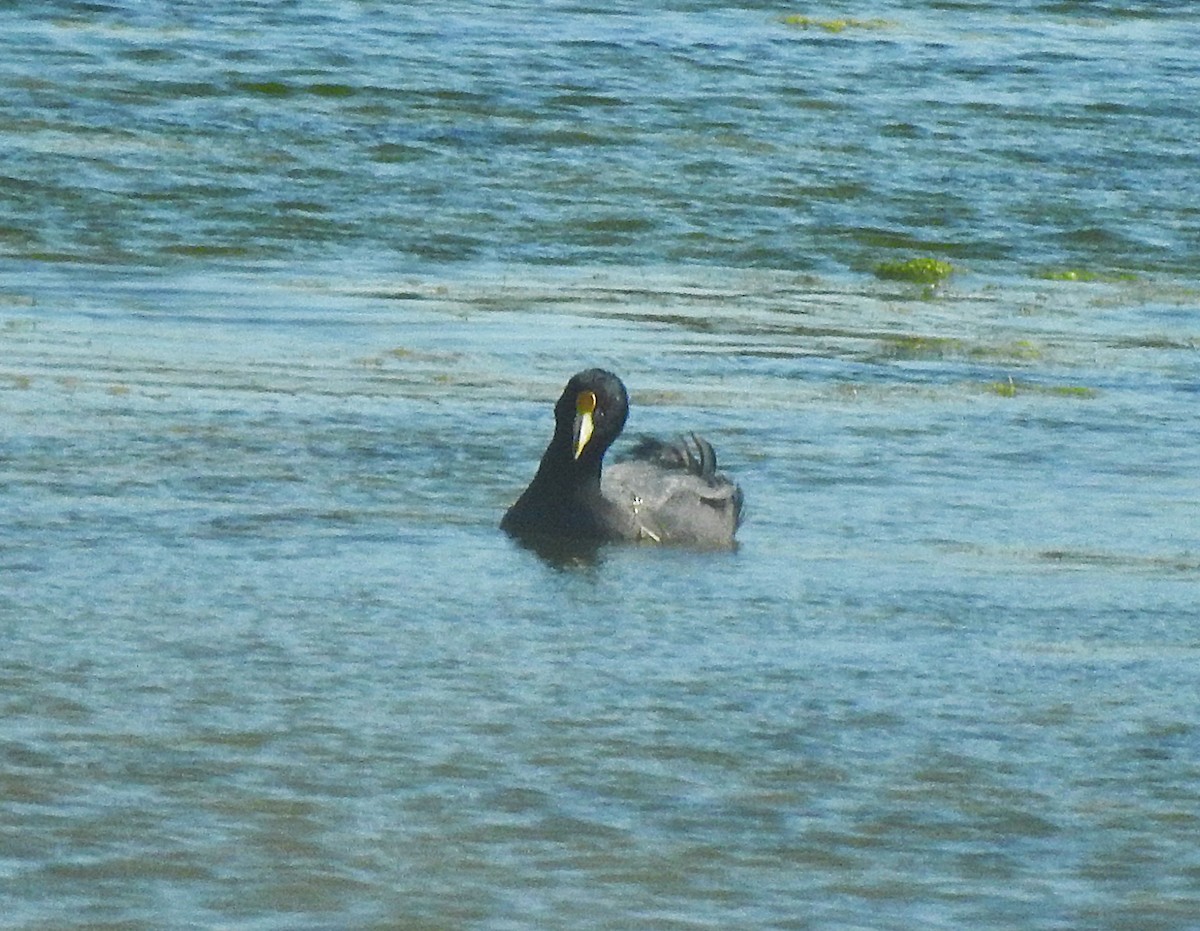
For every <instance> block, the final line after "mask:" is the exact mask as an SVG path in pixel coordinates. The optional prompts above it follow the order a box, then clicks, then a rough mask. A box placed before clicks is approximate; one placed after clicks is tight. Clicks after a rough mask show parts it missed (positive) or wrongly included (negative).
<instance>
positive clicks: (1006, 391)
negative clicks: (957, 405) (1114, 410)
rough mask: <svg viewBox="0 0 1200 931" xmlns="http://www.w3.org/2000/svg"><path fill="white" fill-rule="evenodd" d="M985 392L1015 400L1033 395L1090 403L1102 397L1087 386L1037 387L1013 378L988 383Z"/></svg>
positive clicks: (984, 388)
mask: <svg viewBox="0 0 1200 931" xmlns="http://www.w3.org/2000/svg"><path fill="white" fill-rule="evenodd" d="M983 390H984V391H986V392H988V393H989V394H996V395H999V396H1000V397H1002V398H1015V397H1016V396H1017V395H1019V394H1033V395H1042V396H1044V397H1055V398H1075V399H1078V400H1083V401H1090V400H1092V399H1093V398H1096V397H1099V395H1100V392H1099V391H1097V390H1096V389H1095V388H1090V387H1088V386H1087V385H1035V384H1031V383H1029V382H1021V381H1013V379H1012V378H1009V379H1008V380H1007V381H993V382H988V383H987V384H985V385H984V386H983Z"/></svg>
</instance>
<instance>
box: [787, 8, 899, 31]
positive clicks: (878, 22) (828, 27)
mask: <svg viewBox="0 0 1200 931" xmlns="http://www.w3.org/2000/svg"><path fill="white" fill-rule="evenodd" d="M783 22H784V23H785V24H787V25H788V26H796V27H798V28H800V29H821V30H823V31H825V32H828V33H839V32H845V31H846V30H847V29H886V28H887V27H888V26H890V25H891V23H889V22H888V21H887V20H886V19H854V18H853V17H846V18H841V19H820V18H819V17H816V16H805V15H804V14H802V13H792V14H790V15H788V16H784V17H783Z"/></svg>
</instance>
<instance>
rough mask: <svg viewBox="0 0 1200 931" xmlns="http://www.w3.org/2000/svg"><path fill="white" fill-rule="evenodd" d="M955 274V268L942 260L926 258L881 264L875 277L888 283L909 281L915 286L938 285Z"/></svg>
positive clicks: (876, 269)
mask: <svg viewBox="0 0 1200 931" xmlns="http://www.w3.org/2000/svg"><path fill="white" fill-rule="evenodd" d="M953 273H954V266H953V265H951V264H950V263H949V262H943V261H942V260H941V259H935V258H932V257H930V256H925V257H922V258H916V259H906V260H904V261H900V262H881V263H880V264H878V265H876V266H875V277H876V278H883V279H886V280H888V281H909V282H912V283H913V284H925V285H936V284H939V283H940V282H942V281H944V280H945V279H947V278H949V277H950V276H951V275H952V274H953Z"/></svg>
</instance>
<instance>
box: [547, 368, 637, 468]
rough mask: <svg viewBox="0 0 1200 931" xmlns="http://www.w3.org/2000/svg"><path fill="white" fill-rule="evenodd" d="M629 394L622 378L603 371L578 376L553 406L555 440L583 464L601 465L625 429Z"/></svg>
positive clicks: (591, 370) (568, 384)
mask: <svg viewBox="0 0 1200 931" xmlns="http://www.w3.org/2000/svg"><path fill="white" fill-rule="evenodd" d="M628 416H629V394H628V392H627V391H626V390H625V386H624V385H623V384H621V379H619V378H617V376H616V375H614V374H613V373H612V372H606V371H605V370H604V369H588V370H587V371H584V372H580V373H579V374H578V375H575V376H574V377H573V378H572V379H571V380H570V381H569V382H567V387H566V388H564V389H563V393H562V397H561V398H559V399H558V403H557V404H555V405H554V424H555V427H554V437H555V440H556V442H557V443H563V444H565V445H566V446H567V447H568V448H569V454H570V456H571V458H572V459H573V460H574V461H576V462H579V463H581V464H587V463H592V462H595V463H599V462H600V460H601V459H602V458H603V457H604V453H605V450H607V449H608V447H609V446H611V445H612V442H613V440H615V439H616V438H617V437H618V436H620V434H621V430H622V429H624V427H625V418H626V417H628Z"/></svg>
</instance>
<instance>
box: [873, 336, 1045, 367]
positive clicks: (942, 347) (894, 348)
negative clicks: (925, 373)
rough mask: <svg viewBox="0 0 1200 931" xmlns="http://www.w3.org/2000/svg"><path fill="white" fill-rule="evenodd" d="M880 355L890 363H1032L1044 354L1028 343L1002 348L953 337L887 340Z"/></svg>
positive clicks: (883, 341)
mask: <svg viewBox="0 0 1200 931" xmlns="http://www.w3.org/2000/svg"><path fill="white" fill-rule="evenodd" d="M880 355H882V356H883V357H884V358H888V359H905V360H910V361H911V360H917V359H952V358H957V359H984V360H992V361H995V360H1003V361H1006V362H1030V361H1033V360H1035V359H1040V358H1041V357H1042V351H1041V350H1040V349H1039V348H1038V347H1037V346H1036V345H1034V344H1033V343H1032V342H1030V341H1029V340H1026V339H1019V340H1015V341H1014V342H1011V343H1003V344H999V345H995V344H986V343H973V342H970V341H968V340H965V339H958V338H956V337H952V336H915V335H897V336H887V337H885V338H884V339H882V340H881V341H880Z"/></svg>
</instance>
